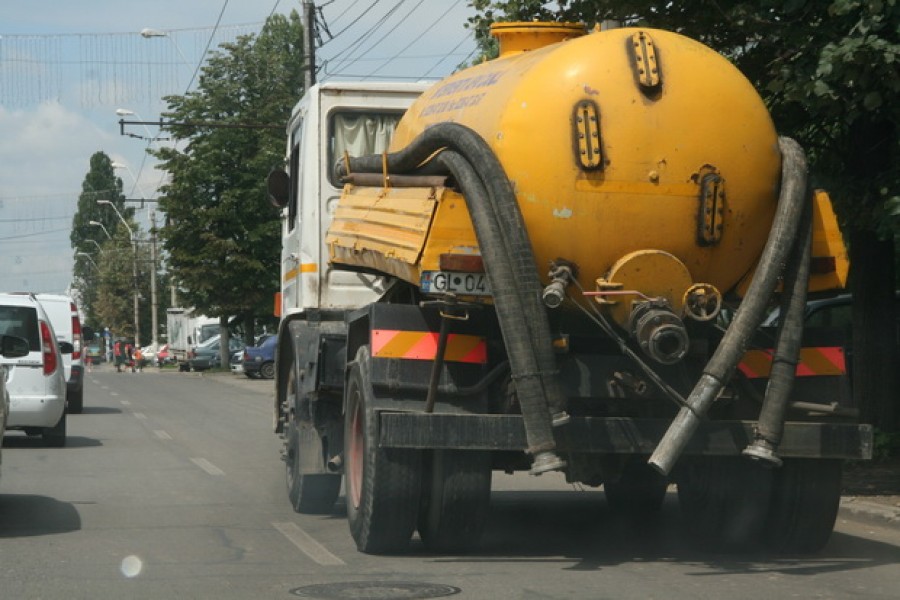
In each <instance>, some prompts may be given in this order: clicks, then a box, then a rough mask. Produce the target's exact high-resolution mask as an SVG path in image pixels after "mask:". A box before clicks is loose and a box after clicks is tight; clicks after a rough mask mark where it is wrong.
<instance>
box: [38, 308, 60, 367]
mask: <svg viewBox="0 0 900 600" xmlns="http://www.w3.org/2000/svg"><path fill="white" fill-rule="evenodd" d="M41 352H42V353H43V359H44V375H50V374H51V373H53V372H55V371H56V366H57V361H56V342H55V341H54V340H53V332H52V331H50V326H49V325H47V323H46V322H45V321H41Z"/></svg>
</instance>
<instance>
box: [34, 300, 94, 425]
mask: <svg viewBox="0 0 900 600" xmlns="http://www.w3.org/2000/svg"><path fill="white" fill-rule="evenodd" d="M35 298H37V300H38V302H40V303H41V306H43V307H44V311H45V312H46V313H47V316H48V317H49V318H50V324H51V325H52V326H53V331H54V333H56V339H57V340H59V341H62V342H69V343H70V344H72V348H73V350H72V353H71V354H63V372H64V373H65V376H66V411H67V412H68V413H69V414H80V413H81V411H82V410H84V357H83V356H82V350H83V349H84V340H83V339H82V331H81V319H80V318H79V317H78V306H77V305H76V304H75V301H74V300H73V299H72V298H70V297H69V296H65V295H61V294H36V295H35Z"/></svg>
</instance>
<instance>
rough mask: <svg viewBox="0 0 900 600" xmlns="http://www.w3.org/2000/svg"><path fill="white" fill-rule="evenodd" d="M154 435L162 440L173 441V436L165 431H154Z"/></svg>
mask: <svg viewBox="0 0 900 600" xmlns="http://www.w3.org/2000/svg"><path fill="white" fill-rule="evenodd" d="M153 435H155V436H156V437H158V438H159V439H161V440H171V439H172V436H171V435H169V434H168V433H166V432H165V431H163V430H162V429H154V430H153Z"/></svg>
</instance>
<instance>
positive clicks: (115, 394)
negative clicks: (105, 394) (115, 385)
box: [109, 392, 125, 404]
mask: <svg viewBox="0 0 900 600" xmlns="http://www.w3.org/2000/svg"><path fill="white" fill-rule="evenodd" d="M109 395H110V396H118V395H119V392H110V393H109ZM122 404H125V402H122Z"/></svg>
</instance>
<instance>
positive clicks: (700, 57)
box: [392, 23, 780, 308]
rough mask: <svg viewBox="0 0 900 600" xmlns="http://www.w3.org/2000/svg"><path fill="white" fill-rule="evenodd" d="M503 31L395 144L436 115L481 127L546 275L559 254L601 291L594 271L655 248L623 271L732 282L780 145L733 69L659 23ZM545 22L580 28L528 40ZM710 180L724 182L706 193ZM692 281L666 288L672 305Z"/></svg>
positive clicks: (761, 230)
mask: <svg viewBox="0 0 900 600" xmlns="http://www.w3.org/2000/svg"><path fill="white" fill-rule="evenodd" d="M494 33H495V35H498V37H500V41H501V53H502V54H501V56H500V58H498V59H496V60H493V61H490V62H487V63H483V64H481V65H478V66H476V67H473V68H470V69H467V70H465V71H461V72H459V73H457V74H456V75H454V76H452V77H449V78H448V79H446V80H444V81H441V82H440V83H438V84H436V85H435V86H434V87H432V88H431V89H430V90H428V91H427V92H426V93H425V94H424V95H423V96H422V97H421V98H420V99H419V100H418V101H417V102H415V104H413V106H412V107H411V108H410V109H409V111H408V112H407V114H406V116H405V117H404V118H403V120H402V121H401V122H400V124H399V126H398V129H397V132H396V134H395V136H394V138H393V142H392V150H399V149H401V148H403V147H404V146H406V145H407V144H408V143H409V142H410V141H411V140H412V139H413V138H415V137H416V136H417V135H418V134H419V133H421V132H422V131H423V130H424V129H425V128H426V127H428V126H429V125H431V124H434V123H438V122H442V121H453V122H456V123H460V124H463V125H466V126H468V127H470V128H472V129H474V130H475V131H477V132H478V133H479V134H480V135H481V136H482V137H483V138H484V139H485V140H487V142H488V143H489V145H490V146H491V148H492V149H493V151H494V152H495V154H496V155H497V157H498V158H499V160H500V162H501V163H502V165H503V167H504V169H505V171H506V174H507V176H508V177H509V178H510V180H511V181H512V183H513V185H514V187H515V190H516V194H517V197H518V200H519V204H520V206H521V210H522V213H523V217H524V219H525V222H526V223H527V227H528V233H529V236H530V238H531V241H532V244H533V246H534V251H535V257H536V259H537V263H538V266H539V270H540V272H541V276H542V277H543V276H544V275H545V273H546V265H549V263H550V261H551V260H553V259H556V258H558V257H563V258H565V259H567V260H570V261H572V262H574V263H576V264H577V265H578V267H579V279H580V282H581V283H582V285H583V286H584V287H585V288H586V289H593V288H594V287H595V280H596V279H597V278H609V279H616V273H617V272H620V271H621V272H623V273H624V271H622V265H621V264H620V266H619V269H617V270H616V271H615V272H613V273H610V271H611V269H613V267H614V266H616V265H617V263H621V262H622V261H623V260H624V261H626V262H628V261H629V257H630V256H632V255H633V253H635V252H636V251H647V250H650V251H651V254H652V255H653V256H654V258H653V260H651V261H649V262H646V267H645V266H642V265H641V264H639V263H635V264H634V265H633V267H632V268H630V269H629V268H626V269H625V270H626V271H628V270H631V271H634V270H637V271H639V272H642V273H646V271H647V270H648V269H653V270H656V269H662V271H663V273H661V274H662V275H664V276H665V275H666V274H667V273H669V272H670V271H672V270H681V268H680V266H679V265H678V264H677V263H683V265H684V267H685V268H686V270H687V272H688V273H689V276H688V278H689V279H690V280H692V281H694V282H705V283H711V284H713V285H714V286H716V287H717V288H718V289H719V290H722V291H727V290H729V289H731V288H732V287H733V286H734V285H735V284H736V283H737V282H738V281H739V280H740V278H741V277H742V276H743V275H744V274H746V273H747V272H748V271H749V270H750V269H751V268H752V267H753V265H754V262H755V261H756V260H757V258H758V256H759V253H760V251H761V249H762V247H763V244H764V243H765V240H766V238H767V235H768V232H769V227H770V224H771V221H772V216H773V213H774V209H775V203H776V200H777V190H778V178H779V169H780V155H779V151H778V144H777V136H776V133H775V128H774V126H773V124H772V121H771V119H770V117H769V114H768V111H767V110H766V107H765V105H764V104H763V102H762V100H761V99H760V97H759V95H758V94H757V93H756V91H755V90H754V89H753V87H752V85H751V84H750V83H749V82H748V81H747V79H746V78H745V77H744V76H743V75H742V74H741V73H740V72H739V71H738V70H737V69H736V68H735V67H734V66H732V65H731V64H730V63H729V62H728V61H727V60H726V59H725V58H723V57H722V56H720V55H719V54H717V53H716V52H714V51H712V50H710V49H709V48H707V47H705V46H703V45H701V44H699V43H697V42H694V41H692V40H690V39H687V38H685V37H683V36H680V35H677V34H675V33H671V32H666V31H658V30H650V29H615V30H610V31H603V32H596V33H591V34H588V35H580V34H581V33H583V28H581V27H580V26H577V25H570V24H556V23H551V24H542V23H502V24H499V26H495V28H494ZM544 35H546V37H547V38H548V39H549V41H551V42H553V41H558V40H560V38H565V37H569V38H572V39H568V40H566V41H563V42H561V43H553V44H551V45H549V46H546V47H543V48H537V49H529V48H534V47H535V46H540V45H541V44H542V43H543V42H544V39H543V38H544ZM645 64H646V65H649V67H646V68H645V72H644V74H642V73H641V72H640V70H641V69H642V68H643V67H642V65H645ZM595 115H596V117H598V119H599V126H597V125H596V124H594V123H592V122H591V119H592V118H593V117H594V116H595ZM579 119H581V121H579ZM593 133H598V134H599V137H598V138H593V139H592V137H591V136H592V134H593ZM582 135H584V136H585V138H584V139H586V140H588V141H589V142H591V143H585V142H584V141H583V139H582V138H580V136H582ZM594 142H599V143H594ZM704 177H706V178H707V179H719V183H718V184H717V185H715V186H713V185H711V184H710V185H708V186H707V187H709V188H710V190H709V193H710V194H713V195H714V197H711V198H707V199H706V200H705V201H703V202H701V180H702V179H703V178H704ZM712 188H716V189H712ZM723 189H724V193H722V190H723ZM701 205H703V207H702V208H701ZM706 210H711V211H713V213H711V214H703V213H701V211H706ZM707 225H708V226H710V228H709V229H708V230H705V231H704V228H706V227H707ZM439 226H440V223H439V222H436V223H435V226H434V228H435V229H437V228H439ZM656 251H662V253H658V252H656ZM641 254H642V255H646V254H647V253H646V252H642V253H641ZM668 255H671V257H674V259H675V261H674V262H673V261H672V260H671V259H669V258H668ZM640 261H641V262H645V261H646V256H645V258H644V259H640ZM653 265H655V266H653ZM654 277H655V276H654ZM683 279H684V276H683V275H681V274H679V275H678V277H677V282H675V283H673V284H672V285H674V286H676V287H681V286H682V283H683ZM611 283H613V284H616V285H621V286H624V288H625V289H628V288H630V287H632V286H631V285H630V283H629V281H612V282H611ZM635 285H637V283H635ZM662 287H663V288H667V287H671V286H668V284H666V285H663V286H662ZM641 291H642V292H644V293H647V294H655V293H658V292H659V291H660V290H648V289H646V286H645V289H643V290H641ZM684 291H685V289H681V290H677V291H676V292H675V293H674V296H675V297H672V298H671V300H672V301H673V304H674V306H675V307H676V308H678V307H680V300H681V298H680V297H677V296H680V293H683V292H684ZM664 295H667V296H668V295H669V294H668V293H665V294H664Z"/></svg>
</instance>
